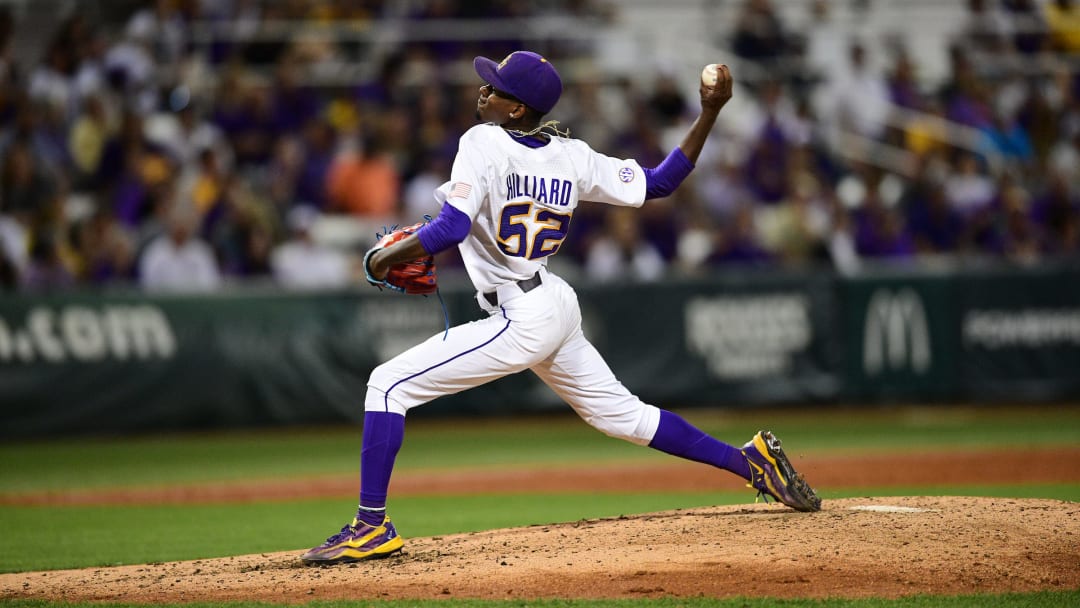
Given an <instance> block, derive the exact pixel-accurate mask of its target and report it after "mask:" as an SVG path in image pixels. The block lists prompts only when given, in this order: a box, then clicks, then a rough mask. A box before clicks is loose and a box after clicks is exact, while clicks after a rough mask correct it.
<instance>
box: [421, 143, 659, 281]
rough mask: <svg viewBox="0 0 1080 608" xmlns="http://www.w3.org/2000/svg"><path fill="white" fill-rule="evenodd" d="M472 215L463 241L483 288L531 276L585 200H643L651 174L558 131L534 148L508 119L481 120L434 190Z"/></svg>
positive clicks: (634, 203) (441, 198)
mask: <svg viewBox="0 0 1080 608" xmlns="http://www.w3.org/2000/svg"><path fill="white" fill-rule="evenodd" d="M435 198H436V199H438V201H439V203H440V204H441V203H443V202H449V203H450V204H451V205H453V206H454V207H456V208H457V209H459V210H461V211H462V212H464V213H465V215H467V216H469V219H470V220H472V228H471V229H470V233H469V238H466V239H465V240H464V241H463V242H462V243H461V244H460V245H459V249H460V251H461V258H462V260H463V261H464V262H465V267H466V269H467V270H468V273H469V278H470V279H472V282H473V285H475V286H476V288H477V289H478V290H479V291H481V292H486V291H491V290H493V289H495V288H496V287H498V286H499V285H502V284H504V283H507V282H510V281H514V280H521V279H527V278H529V277H531V276H533V275H534V274H535V273H536V271H537V270H539V269H540V267H541V266H543V265H546V264H547V258H548V256H550V255H552V254H554V253H555V252H556V251H558V250H559V246H560V245H561V244H562V241H563V239H564V238H566V234H567V230H568V229H569V228H570V224H571V217H572V216H573V213H574V211H575V210H576V209H577V206H578V201H580V200H586V201H598V202H602V203H609V204H612V205H625V206H630V207H640V206H641V204H642V203H644V202H645V174H644V172H643V171H642V169H641V166H640V165H638V163H637V162H636V161H633V160H621V159H617V158H612V157H610V156H604V155H603V154H599V153H597V152H595V151H593V149H592V148H590V147H589V146H588V145H587V144H586V143H585V142H583V141H580V140H575V139H566V138H562V137H553V138H552V139H551V141H550V142H548V144H547V145H546V146H544V147H542V148H528V147H526V146H524V145H522V144H520V143H518V142H516V141H514V139H513V138H511V137H510V135H509V134H507V133H506V131H504V130H503V129H502V128H501V127H498V126H496V125H492V124H485V125H478V126H475V127H473V128H471V129H469V130H468V131H467V132H466V133H465V135H463V136H462V137H461V142H460V146H459V148H458V154H457V158H456V159H455V160H454V166H453V169H452V171H451V173H450V181H449V182H447V183H445V184H443V185H442V187H440V188H439V189H438V190H437V191H436V192H435Z"/></svg>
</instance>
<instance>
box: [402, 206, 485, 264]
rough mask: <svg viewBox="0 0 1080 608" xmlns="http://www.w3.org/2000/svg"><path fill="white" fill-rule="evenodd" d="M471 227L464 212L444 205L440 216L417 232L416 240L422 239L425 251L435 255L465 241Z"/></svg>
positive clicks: (421, 242)
mask: <svg viewBox="0 0 1080 608" xmlns="http://www.w3.org/2000/svg"><path fill="white" fill-rule="evenodd" d="M471 226H472V221H470V220H469V216H467V215H465V212H464V211H462V210H460V209H458V208H457V207H455V206H453V205H451V204H450V203H443V206H442V211H440V212H439V215H438V216H437V217H436V218H435V219H433V220H431V221H430V222H428V223H427V224H424V225H423V226H422V227H421V228H420V230H417V231H416V238H418V239H420V244H421V245H423V246H424V251H426V252H428V253H430V254H432V255H435V254H436V253H439V252H440V251H446V250H447V249H449V248H451V247H453V246H454V245H457V244H458V243H460V242H461V241H464V240H465V237H467V236H469V228H470V227H471Z"/></svg>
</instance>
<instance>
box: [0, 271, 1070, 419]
mask: <svg viewBox="0 0 1080 608" xmlns="http://www.w3.org/2000/svg"><path fill="white" fill-rule="evenodd" d="M578 291H579V295H580V297H581V302H582V310H583V314H584V318H585V324H586V332H587V334H588V335H589V336H590V338H591V339H592V340H593V342H594V343H595V344H596V346H597V348H598V349H599V350H600V351H601V352H602V353H604V355H605V357H606V358H607V360H608V363H609V364H610V365H611V367H612V368H613V369H614V370H615V373H616V374H617V375H618V376H619V377H620V379H621V380H622V381H623V383H624V384H625V385H626V386H627V387H628V388H630V390H632V391H634V392H635V393H637V394H639V395H640V396H642V397H643V398H645V399H646V400H648V401H651V402H654V403H657V404H660V405H665V406H679V407H682V406H693V405H723V406H731V407H742V406H755V405H762V404H774V403H798V404H803V405H805V406H806V407H813V405H814V404H819V403H820V404H825V403H834V402H860V403H861V402H874V401H890V400H904V401H907V402H911V401H930V402H932V401H971V402H978V403H983V402H987V401H1004V400H1010V401H1012V400H1022V401H1053V400H1063V399H1075V398H1077V397H1080V269H1075V268H1072V269H1069V268H1054V269H1050V268H1043V269H1039V270H1037V271H1036V270H1024V271H1021V270H1016V269H994V270H984V271H969V272H959V271H955V270H947V271H939V272H933V271H925V270H924V271H919V272H912V271H906V272H901V271H894V272H875V273H873V274H868V275H865V276H859V277H838V276H835V275H832V274H828V273H820V274H808V273H800V274H777V273H759V272H754V273H741V274H725V275H721V276H717V277H712V278H709V279H699V280H685V281H677V282H670V283H665V284H663V285H621V286H582V287H579V289H578ZM443 297H444V298H445V301H446V305H447V310H448V312H449V314H450V317H451V319H452V320H453V321H454V322H455V323H459V322H463V321H466V320H471V319H476V318H479V316H480V314H481V313H480V311H479V309H478V308H477V307H476V304H475V300H474V296H473V293H472V292H471V291H469V290H468V289H467V288H465V287H460V288H447V289H444V292H443ZM442 331H443V313H442V308H441V307H440V304H439V302H438V300H437V299H436V298H434V297H429V298H422V297H402V296H397V295H394V294H389V293H381V292H378V291H375V290H372V289H368V288H366V287H364V288H358V289H353V290H345V291H334V292H319V293H305V294H297V293H283V292H280V291H251V290H245V291H234V292H229V293H222V294H215V295H212V296H200V297H190V296H155V297H149V296H145V295H143V294H139V293H132V292H120V293H100V292H96V293H75V294H66V295H56V296H39V297H30V296H24V295H14V296H5V297H4V298H3V299H2V300H0V435H3V436H6V437H27V436H37V435H50V434H63V433H71V432H128V431H137V430H151V429H154V430H157V429H173V428H208V427H226V426H228V427H242V426H250V425H267V424H310V423H332V422H358V421H359V420H360V419H361V417H362V403H363V393H364V390H365V382H366V379H367V376H368V374H369V373H370V371H371V369H372V368H373V367H374V366H375V365H376V364H377V363H378V362H379V361H382V360H385V359H386V358H389V357H391V356H393V355H394V354H396V353H398V352H401V351H402V350H404V349H406V348H408V347H409V346H411V345H413V344H416V343H418V342H420V341H422V340H424V339H426V338H428V337H430V336H432V335H436V334H440V333H441V332H442ZM561 407H564V406H563V405H562V404H561V403H560V402H559V401H558V399H557V398H556V397H555V396H554V395H553V394H552V393H551V392H550V391H549V390H548V389H547V388H546V387H545V386H543V385H542V384H541V383H540V382H539V381H538V380H536V378H535V377H534V376H532V375H531V374H528V373H525V374H519V375H517V376H513V377H509V378H505V379H503V380H499V381H497V382H494V383H492V384H490V385H487V386H484V387H481V388H478V389H474V390H472V391H468V392H467V393H463V394H460V395H454V396H450V397H446V398H443V399H441V400H439V401H437V402H436V403H433V404H429V405H428V406H426V407H425V408H424V409H423V410H422V411H426V412H428V413H432V414H439V413H443V414H445V413H493V412H508V413H509V412H523V411H537V410H547V409H552V408H561Z"/></svg>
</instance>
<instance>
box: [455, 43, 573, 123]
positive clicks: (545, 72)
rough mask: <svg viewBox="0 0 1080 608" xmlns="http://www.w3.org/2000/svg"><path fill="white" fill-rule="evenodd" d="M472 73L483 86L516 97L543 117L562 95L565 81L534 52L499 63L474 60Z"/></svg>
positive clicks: (515, 54)
mask: <svg viewBox="0 0 1080 608" xmlns="http://www.w3.org/2000/svg"><path fill="white" fill-rule="evenodd" d="M473 69H475V70H476V73H477V74H478V75H479V76H480V78H483V79H484V82H486V83H488V84H490V85H491V86H493V87H495V88H496V89H499V90H500V91H506V92H507V93H509V94H511V95H513V96H514V97H517V98H518V99H520V100H521V101H523V102H525V105H527V106H529V107H530V108H533V109H534V110H536V111H538V112H540V113H541V114H547V113H548V112H550V111H551V109H552V108H554V107H555V104H556V103H558V101H559V96H561V95H562V79H561V78H559V73H558V72H556V71H555V66H553V65H551V63H550V62H548V60H547V59H544V58H543V57H541V56H540V55H537V54H536V53H533V52H532V51H514V52H513V53H510V54H509V55H507V56H506V59H503V60H502V61H501V62H499V63H495V62H494V61H492V60H490V59H488V58H487V57H477V58H476V59H473Z"/></svg>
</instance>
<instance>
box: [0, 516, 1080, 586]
mask: <svg viewBox="0 0 1080 608" xmlns="http://www.w3.org/2000/svg"><path fill="white" fill-rule="evenodd" d="M1078 549H1080V504H1076V503H1070V502H1062V501H1054V500H1021V499H997V498H963V497H944V498H940V497H934V498H926V497H889V498H865V499H844V500H827V501H826V502H825V504H824V508H823V510H822V511H821V512H820V513H810V514H806V513H796V512H794V511H791V510H790V509H787V508H785V507H782V506H779V505H775V504H772V505H765V504H757V505H750V506H725V507H713V508H702V509H693V510H682V511H670V512H663V513H654V514H648V515H637V516H630V517H619V518H610V519H597V520H584V521H580V522H576V523H568V524H552V525H547V526H530V527H526V528H514V529H509V530H492V531H486V532H476V533H470V534H457V535H450V536H443V537H431V538H412V539H408V540H407V541H406V545H405V551H404V552H403V553H402V554H399V555H396V556H394V557H391V558H388V559H386V560H382V561H377V562H365V563H362V564H353V565H347V566H337V567H329V568H312V567H304V566H303V565H301V564H300V562H299V561H298V559H297V556H298V555H299V553H300V551H299V550H298V551H294V552H287V553H272V554H264V555H246V556H238V557H228V558H222V559H203V560H196V561H188V562H173V563H165V564H151V565H141V566H123V567H116V568H97V569H84V570H65V571H55V572H49V573H48V574H47V575H46V574H44V573H41V572H37V573H33V572H29V573H18V574H4V575H0V598H4V599H7V598H16V597H17V598H39V599H43V598H48V599H55V600H60V599H63V600H67V601H81V600H106V599H107V600H122V601H125V602H151V603H162V602H187V601H221V600H263V601H272V602H273V601H279V602H280V601H283V602H296V601H307V600H311V599H361V598H370V599H376V598H415V599H426V598H495V599H497V598H534V597H563V598H627V597H661V596H678V597H689V596H699V595H704V596H709V597H727V596H737V595H746V596H759V597H760V596H773V597H868V596H876V597H898V596H903V595H909V594H915V593H944V594H954V593H973V592H1008V591H1034V590H1042V589H1078V588H1080V550H1078Z"/></svg>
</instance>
